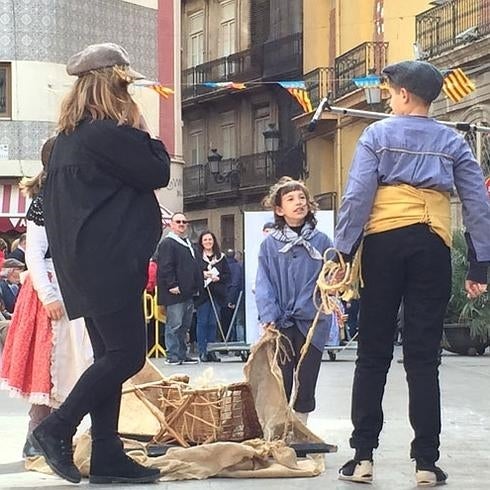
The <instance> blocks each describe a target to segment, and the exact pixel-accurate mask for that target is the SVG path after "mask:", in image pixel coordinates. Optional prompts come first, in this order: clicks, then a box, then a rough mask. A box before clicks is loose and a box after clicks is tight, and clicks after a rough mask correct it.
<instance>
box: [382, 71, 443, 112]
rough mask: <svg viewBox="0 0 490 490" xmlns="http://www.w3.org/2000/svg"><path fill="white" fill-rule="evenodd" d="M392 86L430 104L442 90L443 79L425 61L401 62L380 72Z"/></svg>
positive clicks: (438, 72) (440, 74)
mask: <svg viewBox="0 0 490 490" xmlns="http://www.w3.org/2000/svg"><path fill="white" fill-rule="evenodd" d="M381 73H382V75H384V76H385V77H386V78H388V81H389V82H390V83H392V84H393V85H396V86H398V87H400V88H404V89H406V90H407V91H408V92H410V93H412V94H414V95H416V96H417V97H420V98H421V99H422V100H424V101H425V102H427V103H428V104H430V103H431V102H432V101H433V100H435V99H437V97H438V96H439V94H440V93H441V90H442V85H443V80H444V77H443V76H442V73H441V72H440V71H439V70H438V69H437V68H436V67H435V66H434V65H432V64H430V63H427V62H426V61H401V62H400V63H394V64H392V65H388V66H387V67H386V68H384V69H383V71H382V72H381Z"/></svg>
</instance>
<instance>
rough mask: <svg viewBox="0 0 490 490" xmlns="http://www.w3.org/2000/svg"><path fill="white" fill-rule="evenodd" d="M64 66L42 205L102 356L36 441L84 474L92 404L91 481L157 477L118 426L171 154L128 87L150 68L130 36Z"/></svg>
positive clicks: (61, 268) (68, 294)
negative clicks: (77, 442) (138, 58)
mask: <svg viewBox="0 0 490 490" xmlns="http://www.w3.org/2000/svg"><path fill="white" fill-rule="evenodd" d="M67 71H68V74H70V75H77V76H78V79H77V81H76V82H75V84H74V86H73V88H72V90H71V92H70V93H69V94H68V96H67V98H66V99H65V101H64V103H63V105H62V108H61V115H60V120H59V126H58V131H59V134H58V137H57V140H56V144H55V146H54V149H53V153H52V155H51V160H50V166H49V171H48V175H47V180H46V185H45V192H44V211H45V221H46V231H47V234H48V240H49V243H50V250H51V254H52V257H53V261H54V265H55V269H56V274H57V276H58V279H59V284H60V288H61V292H62V294H63V298H64V301H65V305H66V310H67V313H68V316H69V318H75V317H78V316H81V317H84V318H85V322H86V325H87V330H88V332H89V335H90V340H91V342H92V346H93V350H94V357H95V362H94V364H93V365H92V366H91V367H89V368H88V369H87V370H86V371H85V373H84V374H83V375H82V376H81V378H80V380H79V381H78V383H77V384H76V385H75V387H74V388H73V390H72V392H71V393H70V395H69V396H68V398H67V399H66V401H65V402H64V403H63V404H62V405H61V406H60V407H59V409H58V410H57V411H56V412H55V413H53V414H52V415H50V416H49V417H47V418H46V419H45V420H44V421H43V422H42V423H41V424H40V425H39V427H38V428H37V429H36V430H35V431H34V432H33V435H32V442H33V443H34V444H35V445H36V446H37V447H38V448H39V449H40V451H41V452H42V453H43V455H44V456H45V459H46V461H47V463H48V464H49V466H50V467H51V469H53V470H54V471H55V472H56V473H57V474H58V475H60V476H61V477H63V478H65V479H67V480H68V481H71V482H75V483H76V482H79V481H80V478H81V476H80V473H79V471H78V469H77V468H76V467H75V466H74V464H73V455H72V450H71V447H72V437H73V434H74V433H75V430H76V428H77V426H78V424H79V423H80V421H81V420H82V418H83V417H84V416H85V415H86V414H87V413H90V416H91V419H92V431H91V435H92V456H91V463H90V481H91V482H92V483H118V482H129V483H140V482H141V483H142V482H151V481H155V480H156V479H158V477H159V472H158V470H156V469H152V468H144V467H143V466H140V465H138V464H136V463H135V462H134V461H133V460H131V459H130V458H128V457H127V456H125V454H124V451H123V448H122V443H121V440H120V438H119V435H118V432H117V427H118V418H119V408H120V403H121V386H122V383H123V382H124V381H126V380H127V379H128V378H130V377H131V376H132V375H133V374H135V373H136V372H138V371H139V370H140V369H141V367H142V366H143V364H144V362H145V353H146V332H145V320H144V315H143V305H142V292H143V289H144V287H145V284H146V279H147V266H148V260H149V259H150V256H151V254H152V253H153V251H154V250H155V247H156V245H157V243H158V240H159V238H160V234H161V217H160V209H159V205H158V202H157V200H156V198H155V194H154V192H153V191H154V189H157V188H160V187H164V186H166V185H167V183H168V180H169V172H170V170H169V168H170V159H169V156H168V154H167V151H166V150H165V147H164V145H163V144H162V142H161V141H159V140H156V139H152V138H151V137H150V135H149V134H148V128H147V126H146V123H145V122H144V119H143V117H142V115H141V113H140V111H139V108H138V106H137V105H136V103H135V102H134V101H133V100H132V98H131V96H130V95H129V93H128V85H129V84H130V83H131V82H132V81H134V80H135V79H137V78H141V77H142V76H141V75H139V74H138V73H137V72H135V71H134V70H132V69H131V68H130V67H129V60H128V57H127V53H126V51H125V50H124V49H123V48H121V47H120V46H117V45H115V44H99V45H93V46H89V47H87V48H86V49H85V50H83V51H82V52H80V53H78V54H76V55H74V56H73V57H72V58H71V59H70V60H69V61H68V65H67Z"/></svg>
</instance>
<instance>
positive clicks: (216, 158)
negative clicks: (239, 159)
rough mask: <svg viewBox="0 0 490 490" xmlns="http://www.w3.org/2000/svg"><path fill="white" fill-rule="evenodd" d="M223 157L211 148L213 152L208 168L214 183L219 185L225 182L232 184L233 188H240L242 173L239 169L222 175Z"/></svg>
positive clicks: (210, 155) (209, 158)
mask: <svg viewBox="0 0 490 490" xmlns="http://www.w3.org/2000/svg"><path fill="white" fill-rule="evenodd" d="M222 159H223V155H220V154H219V153H218V150H217V149H216V148H211V152H210V153H209V155H208V168H209V173H210V174H211V175H212V176H213V178H214V181H215V182H216V183H217V184H222V183H223V182H230V184H231V186H232V187H233V188H239V187H240V171H239V169H238V168H231V169H230V170H229V171H228V172H224V173H221V168H220V167H221V165H220V163H221V160H222Z"/></svg>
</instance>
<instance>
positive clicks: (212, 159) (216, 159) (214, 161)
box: [208, 148, 223, 175]
mask: <svg viewBox="0 0 490 490" xmlns="http://www.w3.org/2000/svg"><path fill="white" fill-rule="evenodd" d="M222 159H223V156H222V155H220V154H219V153H218V150H217V149H216V148H212V149H211V153H210V154H209V155H208V166H209V171H210V172H211V173H212V174H213V175H219V170H220V169H219V163H220V162H221V160H222Z"/></svg>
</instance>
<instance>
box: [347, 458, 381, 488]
mask: <svg viewBox="0 0 490 490" xmlns="http://www.w3.org/2000/svg"><path fill="white" fill-rule="evenodd" d="M339 480H346V481H352V482H356V483H372V481H373V462H372V461H369V460H367V459H364V460H362V461H357V460H355V459H351V460H350V461H347V463H345V464H344V466H342V468H340V470H339Z"/></svg>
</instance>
